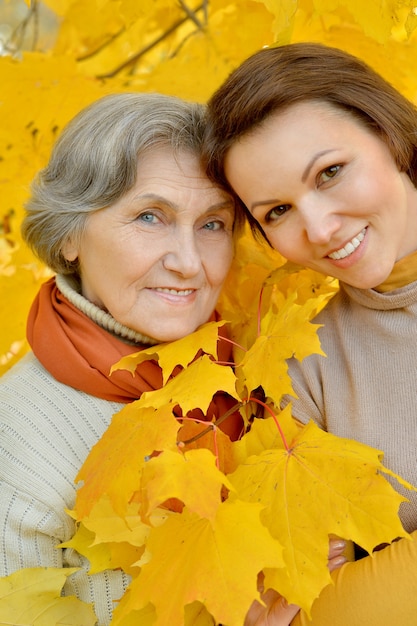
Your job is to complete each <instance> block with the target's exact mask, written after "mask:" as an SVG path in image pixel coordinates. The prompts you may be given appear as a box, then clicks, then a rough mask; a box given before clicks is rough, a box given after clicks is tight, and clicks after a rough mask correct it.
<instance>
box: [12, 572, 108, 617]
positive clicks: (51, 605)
mask: <svg viewBox="0 0 417 626" xmlns="http://www.w3.org/2000/svg"><path fill="white" fill-rule="evenodd" d="M75 571H76V568H72V569H62V568H53V567H50V568H47V567H34V568H25V569H21V570H18V571H17V572H15V573H14V574H11V575H10V576H5V577H4V578H0V624H1V626H6V625H9V626H56V624H67V625H68V626H94V624H96V617H95V615H94V611H93V609H92V607H91V606H90V605H88V604H86V603H84V602H81V600H78V598H75V597H74V596H68V597H61V590H62V587H63V586H64V583H65V580H66V578H67V577H68V576H70V575H71V574H72V573H74V572H75Z"/></svg>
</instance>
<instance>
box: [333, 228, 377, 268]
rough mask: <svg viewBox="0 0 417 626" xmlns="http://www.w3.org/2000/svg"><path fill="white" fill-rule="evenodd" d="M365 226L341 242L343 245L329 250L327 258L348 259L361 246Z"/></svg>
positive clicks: (364, 234) (335, 259)
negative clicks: (350, 237)
mask: <svg viewBox="0 0 417 626" xmlns="http://www.w3.org/2000/svg"><path fill="white" fill-rule="evenodd" d="M367 228H368V227H367V226H366V227H365V228H363V229H362V230H361V231H360V232H359V233H358V234H357V235H355V236H354V237H352V239H349V240H348V241H347V242H346V243H345V244H343V246H341V247H339V248H335V249H334V250H332V251H331V252H329V253H328V254H327V258H328V259H330V260H331V261H344V260H345V259H349V258H350V257H351V256H352V255H354V254H355V252H356V251H357V250H358V249H359V248H360V247H361V244H362V242H363V240H364V239H365V236H366V231H367ZM333 255H334V256H333Z"/></svg>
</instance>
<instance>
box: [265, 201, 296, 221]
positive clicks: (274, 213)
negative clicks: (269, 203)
mask: <svg viewBox="0 0 417 626" xmlns="http://www.w3.org/2000/svg"><path fill="white" fill-rule="evenodd" d="M290 208H291V205H290V204H280V205H279V206H274V208H273V209H271V210H270V211H268V213H267V214H266V215H265V222H266V223H267V224H269V223H270V222H274V221H275V220H277V219H279V218H280V217H282V216H283V215H284V213H286V212H287V211H289V210H290Z"/></svg>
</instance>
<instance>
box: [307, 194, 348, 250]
mask: <svg viewBox="0 0 417 626" xmlns="http://www.w3.org/2000/svg"><path fill="white" fill-rule="evenodd" d="M299 214H300V215H301V219H302V222H303V228H304V231H305V233H306V235H307V238H308V241H309V242H310V243H314V244H317V245H321V244H323V245H324V244H327V243H329V241H331V239H332V237H333V235H334V234H335V233H336V232H337V231H338V230H339V228H340V226H341V223H340V222H341V218H340V216H339V215H338V214H337V212H336V211H335V210H334V207H332V206H331V205H330V204H329V203H326V202H323V201H320V200H318V201H316V202H309V203H305V204H304V205H302V206H300V207H299Z"/></svg>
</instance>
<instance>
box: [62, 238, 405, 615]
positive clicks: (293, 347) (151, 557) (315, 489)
mask: <svg viewBox="0 0 417 626" xmlns="http://www.w3.org/2000/svg"><path fill="white" fill-rule="evenodd" d="M241 246H242V251H241V253H239V254H237V255H236V259H237V260H236V262H235V269H234V271H233V272H232V273H231V275H230V278H229V286H226V289H225V291H224V294H223V296H222V301H221V312H222V316H223V318H224V319H228V320H230V328H231V337H232V341H233V344H234V358H233V362H231V363H230V364H225V363H221V362H219V361H218V355H217V346H218V339H219V327H220V326H222V325H223V324H224V322H211V323H208V324H206V325H205V326H203V327H202V328H200V329H199V330H197V331H196V332H195V333H193V334H192V335H190V336H188V337H186V338H184V339H180V340H178V341H176V342H173V343H171V344H166V345H161V346H155V347H152V348H149V349H146V350H143V351H141V352H139V353H137V354H133V355H130V356H128V357H125V358H124V359H122V360H121V361H120V362H119V363H118V364H117V365H116V366H115V367H117V368H124V369H128V370H130V371H131V372H132V374H134V372H135V369H136V367H137V366H138V365H139V364H140V363H141V362H143V361H144V360H146V359H153V360H157V361H158V364H159V366H160V367H161V370H162V372H163V379H164V386H163V387H162V388H161V389H159V390H156V391H151V392H147V393H144V394H143V395H142V397H141V398H140V399H139V400H137V401H135V402H132V403H131V404H128V405H126V406H125V407H124V408H123V409H122V410H121V411H120V412H119V413H118V414H116V415H115V416H114V418H113V420H112V423H111V424H110V426H109V428H108V430H107V431H106V432H105V434H104V435H103V437H102V438H101V440H100V441H99V442H98V443H97V444H96V446H95V447H94V448H93V449H92V451H91V453H90V455H89V457H88V458H87V460H86V462H85V464H84V466H83V467H82V469H81V471H80V473H79V476H78V480H79V481H81V485H82V486H81V487H80V489H79V490H78V494H77V501H76V507H75V510H74V511H73V512H72V515H73V516H74V518H75V519H76V521H77V527H78V530H77V533H76V534H75V536H74V538H73V539H72V540H71V541H70V542H68V543H66V544H64V545H65V546H70V547H73V548H75V549H77V550H78V552H80V553H81V554H83V555H84V556H86V557H87V558H88V559H89V561H90V564H91V569H90V573H92V574H93V573H95V572H98V571H101V570H103V569H107V568H121V569H123V570H124V571H125V572H126V573H128V574H129V575H130V576H131V584H130V586H129V588H128V590H127V591H126V593H125V594H124V596H123V598H122V599H121V601H120V603H119V605H118V606H117V608H116V609H115V612H114V617H113V620H112V624H114V625H115V626H130V625H133V624H141V626H166V624H184V625H185V626H191V625H193V626H209V625H213V624H218V623H221V624H224V625H227V626H242V624H243V623H244V619H245V615H246V613H247V611H248V609H249V607H250V605H251V604H252V602H253V601H254V600H259V599H260V596H259V591H258V577H259V575H260V574H262V575H263V577H264V585H265V588H272V589H275V590H276V591H277V592H279V593H280V594H281V595H283V596H284V597H285V598H286V599H287V600H288V602H291V603H295V604H298V605H300V606H301V607H302V608H303V609H304V610H305V611H307V613H309V612H310V609H311V605H312V603H313V601H314V599H315V598H316V597H317V596H318V595H319V593H320V591H321V590H322V589H323V587H324V586H326V585H327V584H329V582H331V578H330V574H329V571H328V568H327V554H328V542H329V535H331V534H334V535H337V536H339V537H342V538H344V539H348V540H352V541H354V542H355V543H357V544H358V545H359V546H361V547H362V548H363V549H365V550H366V551H367V552H369V553H371V552H372V550H373V549H374V548H375V547H376V546H377V545H379V544H382V543H390V542H391V541H393V540H394V539H396V538H398V537H407V536H408V535H407V533H406V532H405V531H404V529H403V527H402V525H401V522H400V520H399V517H398V507H399V505H400V503H401V502H402V501H403V500H404V499H405V498H404V497H403V496H401V495H400V494H399V493H397V491H395V490H394V488H393V487H392V486H391V484H390V482H388V480H386V476H391V477H394V475H393V474H392V473H391V472H389V471H388V470H387V469H386V468H385V467H384V466H383V465H382V463H381V459H382V453H381V452H379V451H378V450H375V449H373V448H370V447H368V446H366V445H363V444H361V443H358V442H355V441H352V440H347V439H342V438H340V437H336V436H334V435H331V434H329V433H326V432H323V431H321V430H320V429H319V428H318V427H316V426H315V425H314V424H313V422H310V423H309V424H307V425H306V426H302V425H300V424H298V423H297V422H296V421H295V420H294V419H293V418H292V416H291V406H290V405H289V406H287V407H286V408H285V409H284V410H283V411H280V410H279V405H280V400H281V398H282V396H283V395H284V394H287V393H291V391H292V389H291V381H290V379H289V376H288V373H287V365H286V360H287V359H288V358H290V357H291V356H296V357H297V358H299V359H302V358H304V357H305V356H307V355H308V354H311V353H313V352H318V353H321V348H320V343H319V339H318V336H317V325H315V324H313V323H312V322H311V321H310V320H311V319H312V318H313V317H314V316H315V315H316V313H317V312H318V311H319V310H320V308H322V307H323V306H324V304H325V303H326V302H327V301H328V299H329V297H331V296H332V295H333V294H334V293H335V291H336V289H337V285H336V284H335V282H334V281H332V280H330V279H327V278H325V277H323V276H321V275H319V274H316V273H314V272H312V271H311V270H301V269H300V268H296V267H293V266H291V265H288V264H285V265H282V260H281V259H278V258H277V256H276V253H274V252H273V251H267V252H265V250H262V252H259V251H258V250H257V248H256V246H255V247H254V245H253V244H251V245H248V242H247V241H246V242H245V241H244V240H243V241H242V242H241ZM248 250H250V251H251V252H250V253H249V252H248ZM248 254H249V257H248ZM278 261H279V262H278ZM280 264H281V265H282V266H281V267H279V268H278V270H274V271H272V272H271V266H272V267H276V266H277V265H280ZM259 295H260V296H261V297H259ZM236 311H238V312H239V315H238V316H237V315H236ZM178 368H180V370H181V371H180V373H177V374H176V375H175V376H172V373H173V372H174V370H175V371H176V372H177V371H178ZM219 392H222V393H224V394H227V395H228V396H229V397H231V398H234V400H235V406H234V407H232V409H231V410H230V411H228V412H226V413H224V414H223V415H221V416H220V417H219V418H218V419H217V420H213V422H209V423H207V421H204V420H199V419H197V418H196V417H195V415H196V414H195V411H196V410H197V409H198V410H200V411H201V412H202V414H206V412H207V409H208V407H209V405H210V402H211V401H212V399H213V397H214V396H215V395H216V394H217V393H219ZM256 407H261V409H262V410H261V413H262V419H257V418H256V417H255V415H256V413H258V414H259V411H258V412H257V411H256ZM178 409H180V413H179V411H178ZM236 411H240V415H241V417H242V420H243V423H244V428H243V430H242V435H241V437H240V438H239V439H238V440H237V441H231V439H230V438H229V436H228V435H227V434H226V433H225V432H224V431H223V430H222V428H221V426H222V424H224V422H225V421H226V420H227V419H229V416H230V415H231V414H232V413H233V412H235V413H236ZM178 415H180V417H178ZM395 478H397V479H398V480H399V481H400V482H401V483H402V484H403V485H405V486H407V487H409V488H411V486H410V485H406V483H405V482H404V481H402V480H401V479H400V478H399V477H395Z"/></svg>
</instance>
